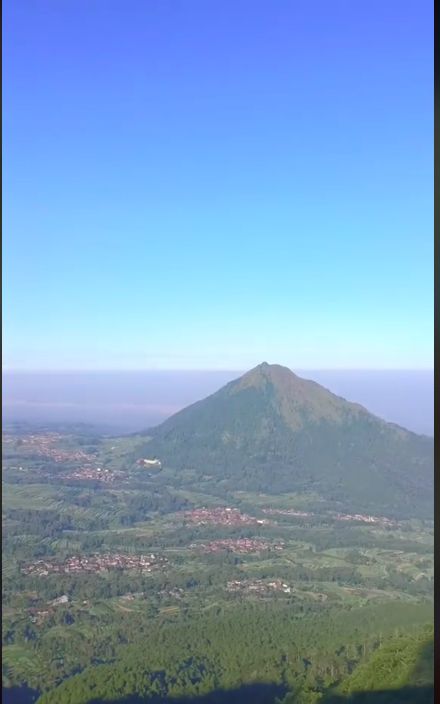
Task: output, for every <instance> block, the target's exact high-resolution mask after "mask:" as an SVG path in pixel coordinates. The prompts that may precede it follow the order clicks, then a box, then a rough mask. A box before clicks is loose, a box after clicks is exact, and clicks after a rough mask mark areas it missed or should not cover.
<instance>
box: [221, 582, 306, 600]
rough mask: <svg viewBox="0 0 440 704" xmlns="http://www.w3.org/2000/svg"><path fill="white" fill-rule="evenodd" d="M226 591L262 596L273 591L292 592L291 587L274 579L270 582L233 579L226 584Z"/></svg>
mask: <svg viewBox="0 0 440 704" xmlns="http://www.w3.org/2000/svg"><path fill="white" fill-rule="evenodd" d="M226 590H227V591H228V592H233V593H239V594H258V595H260V596H263V595H266V594H270V593H272V592H274V591H275V592H282V593H284V594H290V593H291V592H292V587H290V586H289V585H288V584H286V583H285V582H283V581H282V580H281V579H274V580H273V581H272V582H265V581H263V580H262V579H254V580H250V579H246V580H242V581H240V580H236V579H234V580H233V581H231V582H228V583H227V585H226Z"/></svg>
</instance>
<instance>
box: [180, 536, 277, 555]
mask: <svg viewBox="0 0 440 704" xmlns="http://www.w3.org/2000/svg"><path fill="white" fill-rule="evenodd" d="M189 547H190V548H192V549H198V550H201V551H202V552H204V553H217V552H221V551H222V550H229V551H231V552H233V553H239V554H247V553H258V552H262V551H264V550H277V551H279V550H283V548H284V542H283V541H278V542H276V543H270V542H269V541H267V540H262V539H260V538H236V539H234V538H225V539H223V540H212V541H211V542H209V543H191V545H190V546H189Z"/></svg>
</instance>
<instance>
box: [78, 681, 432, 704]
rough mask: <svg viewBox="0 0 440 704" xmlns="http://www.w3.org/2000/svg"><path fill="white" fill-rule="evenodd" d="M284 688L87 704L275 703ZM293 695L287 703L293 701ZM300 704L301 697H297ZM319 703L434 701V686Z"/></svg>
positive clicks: (248, 687) (429, 703) (249, 688)
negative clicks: (299, 698)
mask: <svg viewBox="0 0 440 704" xmlns="http://www.w3.org/2000/svg"><path fill="white" fill-rule="evenodd" d="M284 694H285V690H284V689H283V688H282V687H276V686H273V685H264V684H254V685H243V686H242V687H239V688H238V689H232V690H217V691H215V692H211V693H210V694H206V695H204V696H201V697H197V696H196V697H178V698H171V697H165V698H162V697H154V698H151V697H147V698H141V697H136V696H135V697H123V698H122V699H111V700H109V699H94V700H93V701H90V703H89V704H276V702H277V701H279V699H282V698H283V696H284ZM295 700H296V698H295V695H291V697H289V700H288V701H289V704H295ZM300 701H301V704H305V700H304V699H302V698H301V700H300ZM319 701H320V704H434V688H433V686H432V685H429V686H424V687H402V688H401V689H389V690H382V691H377V692H357V693H356V694H352V695H350V696H341V695H334V696H329V697H324V698H323V699H321V700H319Z"/></svg>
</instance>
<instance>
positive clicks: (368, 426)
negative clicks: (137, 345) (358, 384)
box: [145, 362, 432, 511]
mask: <svg viewBox="0 0 440 704" xmlns="http://www.w3.org/2000/svg"><path fill="white" fill-rule="evenodd" d="M145 452H148V453H149V456H156V457H159V458H160V459H161V461H162V463H163V464H164V465H165V466H169V467H174V468H175V469H184V470H186V469H188V470H191V472H195V474H196V476H198V477H204V476H205V475H206V474H207V472H209V476H212V477H213V479H212V481H214V482H220V483H221V485H222V486H223V484H224V483H225V485H227V486H228V487H234V490H237V489H238V488H240V489H243V490H245V491H249V490H258V491H262V492H267V491H269V492H278V491H280V492H299V491H314V492H316V493H319V494H320V495H322V496H325V497H332V501H333V500H335V501H343V502H348V503H349V504H350V506H351V508H353V507H354V508H356V510H361V509H362V510H366V509H368V510H370V508H371V507H372V506H374V507H375V510H377V507H378V506H379V505H381V506H383V508H384V510H385V507H386V506H387V507H388V508H389V507H390V506H399V505H404V504H408V505H409V504H411V503H414V501H415V500H417V501H418V502H419V507H420V508H421V509H423V511H425V509H426V506H427V505H428V504H429V501H430V499H431V494H430V491H429V490H428V488H429V486H430V481H431V473H432V442H429V441H428V440H427V439H426V438H419V437H418V436H416V435H414V434H411V433H408V432H406V431H405V430H403V429H401V428H397V427H396V426H391V425H389V424H387V423H385V422H384V421H382V420H380V419H379V418H376V417H375V416H373V415H371V414H370V413H368V411H367V410H366V409H365V408H362V406H359V405H358V404H354V403H349V402H348V401H346V400H345V399H343V398H340V397H339V396H336V395H335V394H333V393H331V392H330V391H329V390H327V389H325V388H323V387H322V386H320V385H319V384H317V383H316V382H314V381H309V380H307V379H303V378H301V377H299V376H297V375H296V374H294V373H293V372H292V371H291V370H290V369H288V368H286V367H283V366H281V365H279V364H268V363H267V362H263V363H262V364H259V365H258V366H257V367H255V368H254V369H251V370H250V371H248V372H247V373H246V374H244V375H243V376H241V377H240V378H238V379H235V380H234V381H231V382H229V384H227V385H226V386H224V387H222V388H221V389H219V390H218V391H216V392H215V393H214V394H212V395H211V396H209V397H208V398H206V399H204V400H202V401H198V402H196V403H194V404H192V405H191V406H189V407H188V408H185V409H183V410H182V411H179V412H178V413H176V414H175V415H174V416H171V418H168V419H167V420H166V421H164V422H163V423H162V424H161V425H159V426H158V427H157V428H155V429H151V431H150V439H149V440H148V444H147V445H146V449H145ZM209 481H211V480H209ZM411 510H412V509H411Z"/></svg>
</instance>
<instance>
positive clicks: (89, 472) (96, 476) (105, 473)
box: [64, 466, 116, 484]
mask: <svg viewBox="0 0 440 704" xmlns="http://www.w3.org/2000/svg"><path fill="white" fill-rule="evenodd" d="M115 476H116V475H115V473H114V472H110V471H109V470H108V469H101V467H96V468H95V467H90V466H86V467H81V468H80V469H77V470H76V471H75V472H71V473H70V474H66V475H65V476H64V479H77V480H84V479H87V480H89V481H98V482H104V483H106V484H111V483H112V482H113V481H114V480H115Z"/></svg>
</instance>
